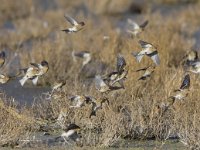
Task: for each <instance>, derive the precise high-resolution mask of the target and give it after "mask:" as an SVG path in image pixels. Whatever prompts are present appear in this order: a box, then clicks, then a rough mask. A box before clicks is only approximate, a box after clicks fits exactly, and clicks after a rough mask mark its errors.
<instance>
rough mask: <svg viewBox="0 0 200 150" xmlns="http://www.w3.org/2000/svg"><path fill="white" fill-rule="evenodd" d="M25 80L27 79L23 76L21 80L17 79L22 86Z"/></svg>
mask: <svg viewBox="0 0 200 150" xmlns="http://www.w3.org/2000/svg"><path fill="white" fill-rule="evenodd" d="M27 80H28V78H27V77H23V78H22V79H21V80H19V82H20V84H21V86H23V85H24V84H25V82H26V81H27Z"/></svg>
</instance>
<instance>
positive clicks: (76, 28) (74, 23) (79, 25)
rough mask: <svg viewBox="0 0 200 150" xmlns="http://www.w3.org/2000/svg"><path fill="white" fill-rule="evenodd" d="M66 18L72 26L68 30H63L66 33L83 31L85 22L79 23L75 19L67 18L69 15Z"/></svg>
mask: <svg viewBox="0 0 200 150" xmlns="http://www.w3.org/2000/svg"><path fill="white" fill-rule="evenodd" d="M64 17H65V18H66V20H67V21H68V22H69V23H71V25H72V27H71V28H67V29H64V30H62V31H64V32H66V33H73V32H78V31H80V30H82V29H83V27H84V26H85V23H84V22H77V21H76V20H75V19H73V18H72V17H70V16H67V15H65V16H64Z"/></svg>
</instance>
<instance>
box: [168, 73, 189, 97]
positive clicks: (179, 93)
mask: <svg viewBox="0 0 200 150" xmlns="http://www.w3.org/2000/svg"><path fill="white" fill-rule="evenodd" d="M189 87H190V75H189V74H186V75H185V77H184V79H183V81H182V84H181V86H180V88H179V89H177V90H175V91H174V92H175V94H174V96H171V97H170V98H171V99H172V100H182V99H184V98H185V97H187V95H188V94H189V91H188V90H189Z"/></svg>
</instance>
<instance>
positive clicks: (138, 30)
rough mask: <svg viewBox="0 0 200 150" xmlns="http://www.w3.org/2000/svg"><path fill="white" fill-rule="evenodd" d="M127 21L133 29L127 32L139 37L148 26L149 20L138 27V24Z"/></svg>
mask: <svg viewBox="0 0 200 150" xmlns="http://www.w3.org/2000/svg"><path fill="white" fill-rule="evenodd" d="M127 21H128V24H129V26H130V27H131V28H129V29H127V32H128V33H131V34H133V35H134V36H137V35H138V34H140V33H141V32H142V31H144V29H145V27H146V26H147V24H148V20H146V21H145V22H144V23H142V24H141V25H138V24H137V23H136V22H134V21H133V20H131V19H128V20H127Z"/></svg>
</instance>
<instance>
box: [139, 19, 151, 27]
mask: <svg viewBox="0 0 200 150" xmlns="http://www.w3.org/2000/svg"><path fill="white" fill-rule="evenodd" d="M148 23H149V21H148V20H146V21H145V22H144V23H143V24H141V25H140V28H143V29H144V28H145V27H146V26H147V24H148Z"/></svg>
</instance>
